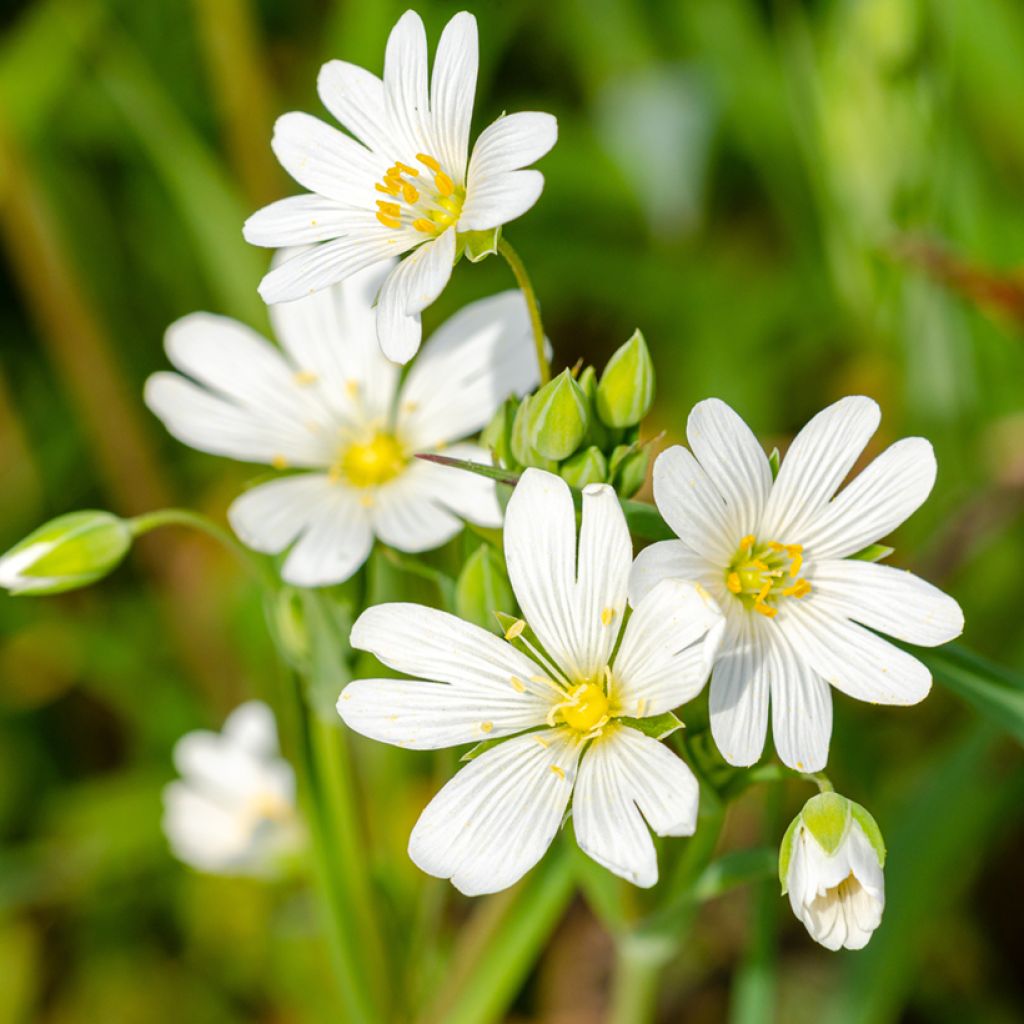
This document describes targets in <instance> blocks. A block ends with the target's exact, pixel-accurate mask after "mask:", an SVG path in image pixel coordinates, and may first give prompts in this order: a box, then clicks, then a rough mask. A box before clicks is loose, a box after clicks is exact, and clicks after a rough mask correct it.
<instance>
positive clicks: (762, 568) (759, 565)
mask: <svg viewBox="0 0 1024 1024" xmlns="http://www.w3.org/2000/svg"><path fill="white" fill-rule="evenodd" d="M750 567H751V568H752V569H757V570H758V572H771V567H770V566H769V565H767V564H766V563H765V562H762V561H761V559H760V558H755V559H754V560H753V561H752V562H751V563H750Z"/></svg>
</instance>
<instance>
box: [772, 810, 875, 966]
mask: <svg viewBox="0 0 1024 1024" xmlns="http://www.w3.org/2000/svg"><path fill="white" fill-rule="evenodd" d="M884 864H885V844H884V843H883V842H882V834H881V832H879V830H878V825H877V824H875V819H874V818H872V817H871V815H870V814H869V813H868V812H867V811H866V810H865V809H864V808H863V807H861V806H860V804H855V803H854V802H853V801H852V800H847V799H846V798H845V797H842V796H840V795H839V794H838V793H821V794H820V795H818V796H816V797H812V798H811V799H810V800H808V801H807V803H806V805H805V806H804V808H803V810H802V811H801V812H800V814H798V815H797V817H796V819H795V820H794V821H793V823H792V824H791V825H790V826H789V829H788V830H787V832H786V835H785V837H784V838H783V840H782V848H781V850H780V851H779V877H780V879H781V881H782V892H783V893H784V894H785V893H786V892H788V893H789V902H790V906H792V908H793V913H794V914H796V916H797V918H798V919H799V920H800V921H802V922H803V924H804V927H805V928H806V929H807V932H808V934H809V935H810V936H811V938H812V939H814V941H815V942H818V943H820V944H821V945H822V946H825V947H826V948H827V949H832V950H835V949H839V948H841V947H845V948H846V949H863V948H864V946H866V945H867V942H868V939H870V938H871V934H872V932H874V930H875V929H876V928H877V927H878V926H879V924H881V921H882V911H883V910H884V909H885V876H884V875H883V874H882V867H883V865H884Z"/></svg>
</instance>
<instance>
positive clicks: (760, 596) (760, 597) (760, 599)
mask: <svg viewBox="0 0 1024 1024" xmlns="http://www.w3.org/2000/svg"><path fill="white" fill-rule="evenodd" d="M771 592H772V584H771V581H770V580H769V581H768V582H767V583H766V584H765V585H764V586H763V587H762V588H761V589H760V590H759V591H758V593H757V597H755V598H754V604H763V603H764V599H765V598H766V597H767V596H768V595H769V594H770V593H771Z"/></svg>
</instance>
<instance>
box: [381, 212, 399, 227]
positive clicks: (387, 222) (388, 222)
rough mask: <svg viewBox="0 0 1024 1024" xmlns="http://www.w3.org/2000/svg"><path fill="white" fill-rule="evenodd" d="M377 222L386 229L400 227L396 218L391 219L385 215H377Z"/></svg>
mask: <svg viewBox="0 0 1024 1024" xmlns="http://www.w3.org/2000/svg"><path fill="white" fill-rule="evenodd" d="M377 220H379V221H380V222H381V224H383V225H384V227H386V228H400V227H401V226H402V222H401V221H400V220H399V219H398V218H397V217H391V216H389V215H388V214H386V213H378V214H377Z"/></svg>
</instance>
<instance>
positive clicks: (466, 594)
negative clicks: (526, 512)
mask: <svg viewBox="0 0 1024 1024" xmlns="http://www.w3.org/2000/svg"><path fill="white" fill-rule="evenodd" d="M515 606H516V600H515V597H514V595H513V594H512V587H511V586H510V585H509V582H508V575H507V574H506V572H505V566H504V565H503V564H502V561H501V557H500V556H499V555H498V553H497V551H495V550H494V548H492V547H491V546H490V545H488V544H481V545H480V546H479V547H478V548H477V549H476V551H474V552H473V554H472V555H470V556H469V558H468V559H467V560H466V564H465V565H464V566H463V567H462V572H461V573H460V574H459V578H458V581H457V582H456V584H455V612H456V614H457V615H458V616H459V618H461V619H466V621H467V622H472V623H475V624H476V625H477V626H482V627H483V628H484V629H489V630H491V632H500V629H499V628H498V624H497V620H496V619H495V617H494V613H495V612H508V611H511V610H514V609H515Z"/></svg>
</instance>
